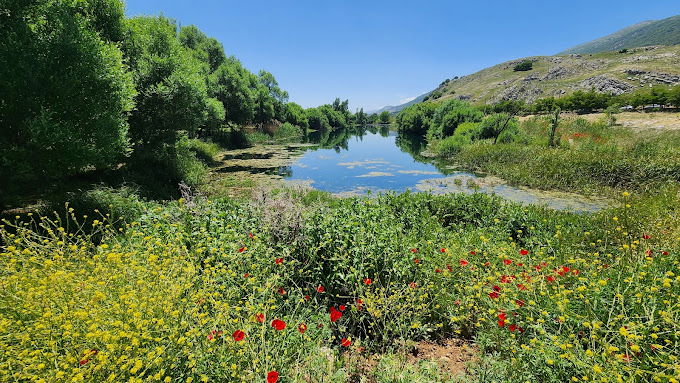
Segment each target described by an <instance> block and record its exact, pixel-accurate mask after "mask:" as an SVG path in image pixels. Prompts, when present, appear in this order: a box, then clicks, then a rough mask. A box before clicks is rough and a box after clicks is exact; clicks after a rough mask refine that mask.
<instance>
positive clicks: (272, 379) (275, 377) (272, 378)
mask: <svg viewBox="0 0 680 383" xmlns="http://www.w3.org/2000/svg"><path fill="white" fill-rule="evenodd" d="M278 381H279V373H278V372H276V371H269V372H268V373H267V383H276V382H278Z"/></svg>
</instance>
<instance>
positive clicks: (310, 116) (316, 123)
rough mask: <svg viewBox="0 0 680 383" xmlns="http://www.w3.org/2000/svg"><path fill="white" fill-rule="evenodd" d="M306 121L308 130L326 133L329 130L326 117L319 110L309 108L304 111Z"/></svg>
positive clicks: (329, 125)
mask: <svg viewBox="0 0 680 383" xmlns="http://www.w3.org/2000/svg"><path fill="white" fill-rule="evenodd" d="M306 113H307V120H308V121H309V128H310V129H312V130H318V131H326V130H330V129H331V124H330V122H329V121H328V117H326V114H325V113H323V112H322V111H321V110H319V108H310V109H307V110H306Z"/></svg>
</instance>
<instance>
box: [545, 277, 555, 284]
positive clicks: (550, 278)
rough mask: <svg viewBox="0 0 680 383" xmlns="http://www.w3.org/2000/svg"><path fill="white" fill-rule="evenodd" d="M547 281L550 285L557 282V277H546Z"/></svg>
mask: <svg viewBox="0 0 680 383" xmlns="http://www.w3.org/2000/svg"><path fill="white" fill-rule="evenodd" d="M545 280H546V281H548V283H550V282H555V277H553V276H552V275H547V276H546V277H545Z"/></svg>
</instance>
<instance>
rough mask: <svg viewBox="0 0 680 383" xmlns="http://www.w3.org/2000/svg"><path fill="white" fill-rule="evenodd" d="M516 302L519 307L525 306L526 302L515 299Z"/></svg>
mask: <svg viewBox="0 0 680 383" xmlns="http://www.w3.org/2000/svg"><path fill="white" fill-rule="evenodd" d="M515 303H516V304H517V306H519V307H522V306H524V304H525V303H524V301H523V300H521V299H515Z"/></svg>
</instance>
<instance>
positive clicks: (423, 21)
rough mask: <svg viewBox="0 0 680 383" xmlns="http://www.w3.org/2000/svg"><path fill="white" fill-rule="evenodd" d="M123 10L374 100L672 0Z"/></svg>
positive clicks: (387, 100) (307, 93)
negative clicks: (195, 31) (191, 29)
mask: <svg viewBox="0 0 680 383" xmlns="http://www.w3.org/2000/svg"><path fill="white" fill-rule="evenodd" d="M126 6H127V10H126V12H127V14H128V16H137V15H158V14H163V15H165V16H167V17H171V18H174V19H175V20H177V22H178V23H179V24H180V25H191V24H193V25H196V26H198V27H199V28H200V29H201V30H202V31H203V32H205V33H206V34H207V35H209V36H211V37H214V38H216V39H218V40H219V41H221V42H222V43H223V44H224V48H225V51H226V53H227V55H233V56H236V57H237V58H238V59H239V60H241V62H242V63H243V64H244V66H246V67H247V68H248V69H250V70H251V71H253V72H257V71H259V70H260V69H265V70H267V71H269V72H271V73H272V74H274V76H275V77H276V79H277V80H278V82H279V85H280V86H281V87H282V88H283V89H285V90H287V91H288V93H289V94H290V101H294V102H297V103H298V104H300V105H302V106H304V107H313V106H318V105H321V104H327V103H331V102H332V101H333V100H334V99H335V98H336V97H340V98H341V99H349V103H350V108H351V109H352V110H353V111H354V110H356V109H357V108H359V107H363V108H364V109H365V110H375V109H378V108H381V107H383V106H385V105H398V104H401V103H403V102H406V101H409V100H410V99H412V98H413V97H416V96H418V95H420V94H423V93H426V92H428V91H430V90H432V89H434V88H436V87H437V85H438V84H439V83H440V82H441V81H443V80H444V79H446V78H450V77H453V76H463V75H466V74H471V73H474V72H476V71H478V70H481V69H484V68H486V67H489V66H492V65H495V64H498V63H501V62H503V61H507V60H511V59H515V58H520V57H526V56H537V55H552V54H556V53H557V52H560V51H562V50H564V49H567V48H570V47H572V46H574V45H577V44H580V43H583V42H586V41H589V40H593V39H595V38H599V37H602V36H604V35H607V34H610V33H613V32H615V31H617V30H619V29H621V28H624V27H626V26H629V25H631V24H635V23H638V22H641V21H644V20H654V19H662V18H666V17H670V16H673V15H677V14H680V1H677V0H652V1H644V2H640V1H629V0H610V1H598V0H588V1H583V0H571V1H569V0H566V1H560V0H540V1H536V0H534V1H528V0H514V1H513V0H505V1H488V0H472V1H470V0H467V1H453V0H451V1H440V0H432V1H427V0H419V1H418V0H415V1H414V0H411V1H383V0H371V1H369V0H364V1H358V0H344V1H343V0H335V1H324V0H315V1H311V0H271V1H270V0H262V1H257V0H245V1H244V0H241V1H232V0H127V1H126Z"/></svg>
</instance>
